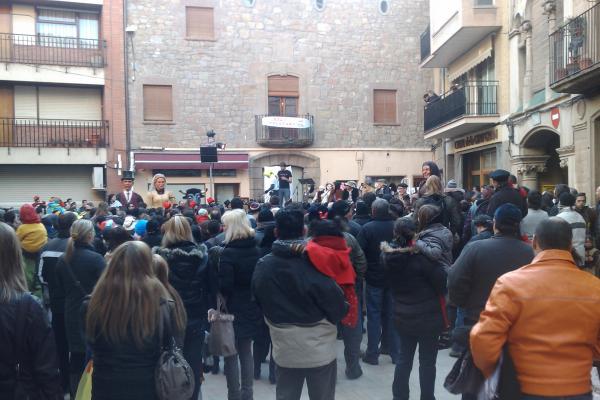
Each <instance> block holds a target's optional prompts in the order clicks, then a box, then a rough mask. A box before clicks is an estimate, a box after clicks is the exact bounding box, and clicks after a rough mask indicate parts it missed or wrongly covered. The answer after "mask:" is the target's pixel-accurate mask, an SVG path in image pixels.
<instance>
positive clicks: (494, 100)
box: [423, 81, 498, 139]
mask: <svg viewBox="0 0 600 400" xmlns="http://www.w3.org/2000/svg"><path fill="white" fill-rule="evenodd" d="M497 104H498V82H497V81H473V82H465V83H463V84H462V85H459V86H458V87H456V88H454V89H453V90H450V91H448V92H446V93H444V94H443V95H442V96H441V97H440V98H438V99H437V100H433V101H431V102H430V103H428V104H426V105H425V107H424V122H423V128H424V131H425V139H433V138H442V137H443V138H450V137H456V136H460V135H463V134H466V133H469V132H472V131H474V130H477V129H483V128H486V127H488V126H493V125H495V124H496V123H497V122H498V109H497Z"/></svg>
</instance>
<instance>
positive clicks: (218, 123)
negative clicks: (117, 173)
mask: <svg viewBox="0 0 600 400" xmlns="http://www.w3.org/2000/svg"><path fill="white" fill-rule="evenodd" d="M325 4H326V5H325V9H324V10H323V11H316V10H315V9H314V8H313V5H312V1H311V0H281V1H279V0H277V1H276V0H257V1H256V4H255V6H254V7H246V6H245V5H244V1H243V0H220V1H216V0H214V1H213V0H169V1H165V0H130V1H128V21H127V25H129V26H135V27H136V28H137V30H136V32H135V33H134V34H133V36H132V38H131V42H130V44H129V45H128V46H127V47H128V52H129V57H130V61H131V63H130V70H129V77H130V79H129V85H130V87H129V89H130V99H131V101H130V107H131V127H132V147H133V148H134V149H135V148H140V147H142V146H159V147H195V146H197V145H198V144H199V143H200V142H201V141H203V140H204V139H205V135H204V134H205V132H206V131H207V130H208V129H214V130H215V131H216V132H217V133H218V140H219V141H224V142H227V145H228V147H229V148H232V147H237V148H256V147H257V146H256V143H255V127H254V116H255V115H258V114H266V113H267V76H268V75H271V74H290V75H296V76H298V77H299V78H300V102H299V114H305V113H310V114H313V115H314V116H315V142H314V144H313V146H314V147H319V148H327V147H337V148H339V147H345V148H347V147H371V148H423V147H424V146H425V141H424V140H423V127H422V124H423V113H422V95H423V93H424V92H425V90H427V89H429V88H431V87H432V78H431V72H430V71H427V70H424V71H420V70H419V67H418V63H419V54H420V53H419V34H420V33H421V32H422V31H423V30H424V29H425V27H426V26H427V24H428V2H427V1H425V0H423V1H413V0H395V1H393V2H390V3H389V4H390V10H389V13H388V14H387V15H382V14H381V13H380V12H379V9H378V1H368V2H367V1H364V0H330V1H326V3H325ZM185 6H205V7H206V6H207V7H214V13H215V40H214V41H198V40H189V39H186V38H185ZM132 66H134V68H132ZM143 84H171V85H173V96H174V123H173V124H148V123H144V122H143V115H142V114H143V111H142V104H143V103H142V86H143ZM377 88H380V89H396V90H397V94H398V95H397V104H398V107H397V109H398V111H397V115H398V124H397V125H387V126H375V125H374V124H373V111H372V108H373V104H372V102H373V100H372V97H373V94H372V93H373V89H377Z"/></svg>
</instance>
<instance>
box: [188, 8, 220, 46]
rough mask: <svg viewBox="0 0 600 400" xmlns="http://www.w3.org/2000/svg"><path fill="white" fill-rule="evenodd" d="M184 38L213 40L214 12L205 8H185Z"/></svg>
mask: <svg viewBox="0 0 600 400" xmlns="http://www.w3.org/2000/svg"><path fill="white" fill-rule="evenodd" d="M185 21H186V36H187V37H188V38H194V39H208V40H211V39H214V38H215V18H214V10H213V9H212V8H207V7H186V8H185Z"/></svg>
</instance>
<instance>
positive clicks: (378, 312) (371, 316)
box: [365, 283, 400, 361]
mask: <svg viewBox="0 0 600 400" xmlns="http://www.w3.org/2000/svg"><path fill="white" fill-rule="evenodd" d="M366 302H367V352H366V354H365V355H366V357H368V358H373V359H377V358H378V357H379V342H380V341H381V338H382V335H383V333H385V334H387V335H389V336H388V344H389V346H390V355H391V357H392V361H397V360H398V357H399V356H398V353H399V351H400V350H399V347H400V346H399V341H400V339H399V338H398V333H397V332H396V330H395V329H394V322H393V319H392V318H393V309H394V301H393V299H392V291H391V290H390V289H389V288H378V287H375V286H371V285H369V284H368V283H367V295H366ZM384 304H386V306H385V307H384ZM383 319H386V321H387V327H388V329H387V332H383V330H382V321H383Z"/></svg>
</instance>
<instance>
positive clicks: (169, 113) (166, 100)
mask: <svg viewBox="0 0 600 400" xmlns="http://www.w3.org/2000/svg"><path fill="white" fill-rule="evenodd" d="M144 121H173V94H172V87H171V86H167V85H144Z"/></svg>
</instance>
